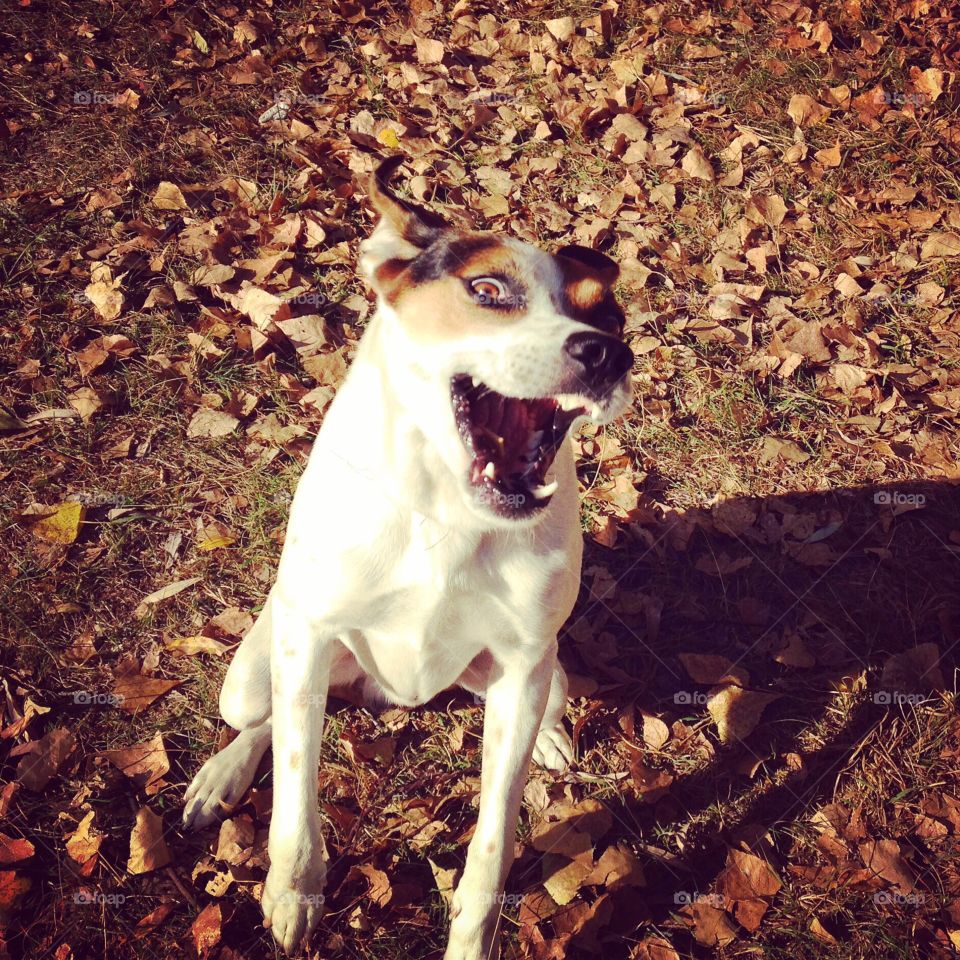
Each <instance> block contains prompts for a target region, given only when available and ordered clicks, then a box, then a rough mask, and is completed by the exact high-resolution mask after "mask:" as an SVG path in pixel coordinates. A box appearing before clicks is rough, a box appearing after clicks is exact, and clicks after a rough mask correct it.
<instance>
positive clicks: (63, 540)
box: [30, 501, 86, 546]
mask: <svg viewBox="0 0 960 960" xmlns="http://www.w3.org/2000/svg"><path fill="white" fill-rule="evenodd" d="M85 516H86V508H85V507H84V506H83V505H82V504H80V503H74V502H72V501H70V502H67V503H60V504H57V506H56V507H55V508H54V512H53V513H51V514H49V515H48V516H45V517H41V518H40V519H39V520H37V522H36V523H33V524H31V525H30V532H31V533H32V534H33V535H34V536H35V537H39V538H40V539H41V540H46V541H47V542H48V543H60V544H63V545H64V546H66V545H69V544H71V543H74V542H75V541H76V539H77V537H78V536H79V535H80V524H81V523H83V519H84V517H85Z"/></svg>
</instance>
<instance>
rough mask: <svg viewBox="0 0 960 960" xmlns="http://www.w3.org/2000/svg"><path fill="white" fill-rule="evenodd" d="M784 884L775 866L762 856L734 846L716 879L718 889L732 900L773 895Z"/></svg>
mask: <svg viewBox="0 0 960 960" xmlns="http://www.w3.org/2000/svg"><path fill="white" fill-rule="evenodd" d="M781 886H782V884H781V882H780V879H779V877H777V875H776V873H774V871H773V868H772V867H771V866H770V864H768V863H767V862H766V860H761V859H760V857H756V856H754V855H753V854H752V853H746V852H744V851H743V850H737V849H736V848H732V849H730V850H728V851H727V863H726V866H725V867H724V869H723V870H722V871H721V873H720V875H719V876H718V877H717V881H716V891H717V893H720V894H722V895H723V896H725V897H729V898H730V899H731V900H756V899H757V898H758V897H773V896H775V895H776V894H777V893H778V892H779V890H780V887H781Z"/></svg>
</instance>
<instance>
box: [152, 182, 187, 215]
mask: <svg viewBox="0 0 960 960" xmlns="http://www.w3.org/2000/svg"><path fill="white" fill-rule="evenodd" d="M151 203H153V205H154V206H155V207H156V208H157V209H158V210H189V209H190V208H189V205H188V204H187V198H186V197H185V196H184V195H183V191H182V190H181V189H180V188H179V187H178V186H177V185H176V184H175V183H171V182H170V181H169V180H161V181H160V185H159V186H158V187H157V189H156V192H155V193H154V194H153V198H152V200H151Z"/></svg>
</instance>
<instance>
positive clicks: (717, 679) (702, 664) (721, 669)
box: [679, 653, 750, 687]
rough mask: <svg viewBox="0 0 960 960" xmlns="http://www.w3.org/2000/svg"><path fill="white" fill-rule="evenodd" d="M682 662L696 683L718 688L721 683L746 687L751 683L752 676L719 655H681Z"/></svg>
mask: <svg viewBox="0 0 960 960" xmlns="http://www.w3.org/2000/svg"><path fill="white" fill-rule="evenodd" d="M679 657H680V662H681V663H682V664H683V667H684V669H685V670H686V671H687V673H688V674H689V676H690V679H691V680H693V681H694V683H704V684H709V685H710V686H716V685H717V684H720V683H732V684H736V685H737V686H738V687H745V686H746V685H747V684H748V683H749V682H750V674H749V673H748V672H747V671H746V670H745V669H744V668H743V667H739V666H736V665H735V664H734V663H733V661H732V660H730V659H728V658H727V657H724V656H722V655H721V654H718V653H681V654H679Z"/></svg>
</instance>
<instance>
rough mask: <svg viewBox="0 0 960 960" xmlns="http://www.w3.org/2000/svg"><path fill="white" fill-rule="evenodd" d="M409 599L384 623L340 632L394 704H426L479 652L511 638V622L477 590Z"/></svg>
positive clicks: (364, 667) (347, 644)
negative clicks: (471, 592)
mask: <svg viewBox="0 0 960 960" xmlns="http://www.w3.org/2000/svg"><path fill="white" fill-rule="evenodd" d="M418 593H419V592H418ZM407 600H408V601H409V603H410V607H409V608H408V610H409V613H407V612H405V610H404V608H406V607H407V603H404V604H402V605H398V606H397V608H396V609H395V610H394V611H392V615H390V616H387V617H385V618H384V620H383V622H380V623H376V624H372V625H366V626H365V627H364V629H363V630H351V631H349V633H347V634H344V635H342V636H341V637H340V642H341V643H342V644H343V645H344V646H345V647H347V649H348V650H350V651H351V653H353V655H354V657H355V658H356V660H357V663H358V664H359V665H360V667H361V668H362V670H363V671H364V673H366V674H367V675H368V676H369V677H371V678H372V679H373V680H374V681H375V682H376V684H377V685H378V686H379V687H380V689H381V690H382V692H383V694H384V696H385V697H386V698H387V699H388V700H390V701H392V702H394V703H398V704H402V705H403V706H409V707H412V706H416V705H418V704H421V703H426V701H428V700H430V699H431V698H432V697H434V696H436V695H437V694H438V693H440V692H441V691H442V690H445V689H447V688H448V687H451V686H453V685H454V684H455V683H456V681H457V679H458V678H459V677H460V676H461V675H462V674H463V673H464V672H465V671H466V670H467V668H468V667H469V666H470V664H471V663H472V662H473V661H474V660H475V659H476V658H477V656H478V655H479V654H481V653H483V652H484V651H486V650H492V651H495V649H496V647H497V646H499V645H500V644H503V643H509V642H510V641H511V638H512V635H513V631H512V630H511V628H510V625H509V621H508V619H507V617H506V616H505V615H504V614H503V612H502V611H501V610H500V609H498V607H497V604H495V603H494V602H492V601H491V600H488V599H485V598H483V597H479V598H478V597H477V596H475V595H474V596H468V595H462V596H454V597H450V598H447V599H444V600H442V601H440V602H438V601H437V599H436V598H433V599H432V601H428V600H427V598H426V597H425V596H419V595H418V596H415V597H410V598H407ZM431 607H432V609H431Z"/></svg>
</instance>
